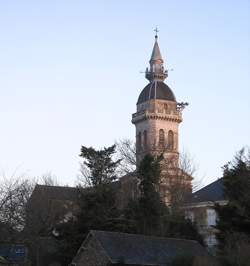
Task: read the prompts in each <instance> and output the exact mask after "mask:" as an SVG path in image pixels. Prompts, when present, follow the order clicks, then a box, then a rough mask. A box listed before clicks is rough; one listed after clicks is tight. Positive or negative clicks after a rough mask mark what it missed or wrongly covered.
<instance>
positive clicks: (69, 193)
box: [32, 185, 79, 201]
mask: <svg viewBox="0 0 250 266" xmlns="http://www.w3.org/2000/svg"><path fill="white" fill-rule="evenodd" d="M78 191H79V190H78V188H77V187H62V186H47V185H36V186H35V189H34V191H33V193H32V196H41V195H43V196H46V198H47V199H56V200H72V201H74V200H76V199H77V197H78Z"/></svg>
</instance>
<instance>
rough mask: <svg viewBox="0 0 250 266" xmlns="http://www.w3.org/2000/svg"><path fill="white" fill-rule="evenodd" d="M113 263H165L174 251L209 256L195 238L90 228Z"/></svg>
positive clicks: (170, 260)
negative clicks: (166, 236) (187, 238)
mask: <svg viewBox="0 0 250 266" xmlns="http://www.w3.org/2000/svg"><path fill="white" fill-rule="evenodd" d="M90 234H91V235H92V236H93V237H94V238H95V239H97V240H98V241H99V242H100V243H101V246H102V247H103V249H104V250H105V252H106V254H107V255H108V256H109V257H110V259H111V262H112V263H118V262H119V261H121V260H122V261H123V262H124V263H125V264H126V265H165V266H166V265H168V263H171V262H172V260H173V259H174V258H175V257H176V256H177V255H183V254H189V255H195V256H205V257H207V256H208V253H207V251H206V250H205V248H203V247H202V246H201V245H200V244H199V243H198V242H197V241H193V240H184V239H174V238H161V237H154V236H145V235H136V234H126V233H119V232H107V231H91V232H90Z"/></svg>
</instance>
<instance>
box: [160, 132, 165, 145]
mask: <svg viewBox="0 0 250 266" xmlns="http://www.w3.org/2000/svg"><path fill="white" fill-rule="evenodd" d="M164 146H165V134H164V130H163V129H160V130H159V147H160V148H164Z"/></svg>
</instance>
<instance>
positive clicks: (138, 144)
mask: <svg viewBox="0 0 250 266" xmlns="http://www.w3.org/2000/svg"><path fill="white" fill-rule="evenodd" d="M136 144H137V145H136V146H137V150H138V151H140V150H141V132H139V133H138V135H137V142H136Z"/></svg>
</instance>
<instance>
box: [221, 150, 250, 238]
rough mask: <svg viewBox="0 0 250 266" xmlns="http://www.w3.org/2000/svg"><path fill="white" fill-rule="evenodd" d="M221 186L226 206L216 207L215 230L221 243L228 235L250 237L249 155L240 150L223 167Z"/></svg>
mask: <svg viewBox="0 0 250 266" xmlns="http://www.w3.org/2000/svg"><path fill="white" fill-rule="evenodd" d="M222 180H223V185H224V193H225V197H226V198H227V200H228V204H227V205H225V206H216V210H217V213H218V215H219V219H218V224H217V228H218V229H219V230H220V233H219V234H218V238H219V240H220V241H221V242H222V243H223V241H224V240H225V236H226V235H227V234H228V233H232V232H237V233H244V234H246V235H247V236H249V237H250V154H248V155H245V152H244V150H241V151H240V152H239V153H238V154H237V155H236V156H235V158H234V160H233V161H232V162H229V163H227V164H226V165H225V166H224V167H223V179H222Z"/></svg>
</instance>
